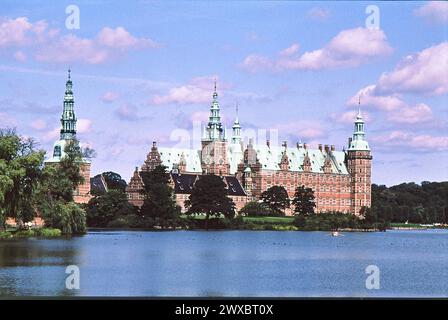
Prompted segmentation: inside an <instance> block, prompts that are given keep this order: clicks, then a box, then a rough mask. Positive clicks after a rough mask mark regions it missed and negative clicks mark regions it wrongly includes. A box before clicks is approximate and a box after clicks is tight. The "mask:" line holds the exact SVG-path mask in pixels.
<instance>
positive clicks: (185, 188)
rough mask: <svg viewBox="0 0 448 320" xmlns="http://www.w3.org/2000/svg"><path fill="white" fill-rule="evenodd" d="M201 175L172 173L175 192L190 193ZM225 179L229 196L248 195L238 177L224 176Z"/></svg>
mask: <svg viewBox="0 0 448 320" xmlns="http://www.w3.org/2000/svg"><path fill="white" fill-rule="evenodd" d="M200 177H201V175H198V174H189V173H182V174H178V173H171V178H172V179H173V181H174V192H175V193H183V194H190V193H191V191H192V190H193V186H194V183H195V181H196V180H197V179H198V178H200ZM223 179H224V182H225V183H226V185H227V188H228V189H227V190H228V194H229V196H246V192H245V191H244V189H243V186H242V185H241V183H240V182H239V180H238V179H237V178H236V177H234V176H224V177H223Z"/></svg>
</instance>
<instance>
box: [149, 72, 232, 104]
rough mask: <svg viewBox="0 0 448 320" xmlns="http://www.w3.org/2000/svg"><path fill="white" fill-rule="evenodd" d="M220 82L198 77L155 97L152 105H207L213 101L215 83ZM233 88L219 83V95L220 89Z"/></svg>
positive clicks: (210, 78)
mask: <svg viewBox="0 0 448 320" xmlns="http://www.w3.org/2000/svg"><path fill="white" fill-rule="evenodd" d="M215 79H216V80H218V77H216V76H206V77H196V78H193V79H191V80H190V81H189V82H188V83H187V84H185V85H181V86H177V87H173V88H171V89H169V91H168V93H167V94H165V95H155V96H154V97H153V98H152V99H151V101H150V102H151V103H152V104H156V105H163V104H170V103H176V104H191V103H207V102H210V101H211V99H212V93H213V82H214V81H215ZM229 87H231V85H230V84H228V83H224V82H219V81H218V93H220V89H226V88H229Z"/></svg>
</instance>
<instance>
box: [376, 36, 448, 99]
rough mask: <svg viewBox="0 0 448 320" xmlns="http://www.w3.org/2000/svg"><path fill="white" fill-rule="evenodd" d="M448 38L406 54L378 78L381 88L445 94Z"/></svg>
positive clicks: (446, 88) (385, 91) (379, 87)
mask: <svg viewBox="0 0 448 320" xmlns="http://www.w3.org/2000/svg"><path fill="white" fill-rule="evenodd" d="M447 70H448V42H442V43H440V44H438V45H435V46H432V47H429V48H426V49H424V50H422V51H420V52H418V53H416V54H413V55H409V56H407V57H405V58H404V59H403V60H402V61H401V62H400V63H399V64H398V65H397V67H396V68H395V69H394V70H393V71H391V72H385V73H383V74H382V75H381V77H380V79H379V81H378V91H379V92H381V93H389V92H411V93H423V94H430V95H442V94H446V93H447V92H448V76H447Z"/></svg>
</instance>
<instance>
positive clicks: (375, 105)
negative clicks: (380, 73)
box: [347, 85, 433, 124]
mask: <svg viewBox="0 0 448 320" xmlns="http://www.w3.org/2000/svg"><path fill="white" fill-rule="evenodd" d="M359 99H361V105H362V107H363V108H371V109H374V110H375V109H376V110H377V111H382V112H385V113H386V118H387V120H389V121H391V122H395V123H403V124H417V123H424V122H428V121H430V120H431V119H432V118H433V116H432V110H431V108H430V107H429V106H428V105H426V104H424V103H418V104H416V105H415V106H412V105H409V104H408V103H406V102H405V101H404V100H403V99H402V98H401V95H399V94H392V95H381V94H379V93H378V90H377V86H376V85H369V86H367V87H365V88H363V89H361V90H359V91H358V92H357V93H356V94H355V95H354V96H353V97H351V98H350V99H349V100H348V102H347V105H348V106H350V107H357V106H358V101H359Z"/></svg>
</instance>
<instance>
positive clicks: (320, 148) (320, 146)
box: [319, 143, 322, 151]
mask: <svg viewBox="0 0 448 320" xmlns="http://www.w3.org/2000/svg"><path fill="white" fill-rule="evenodd" d="M319 150H320V151H322V143H319Z"/></svg>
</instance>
